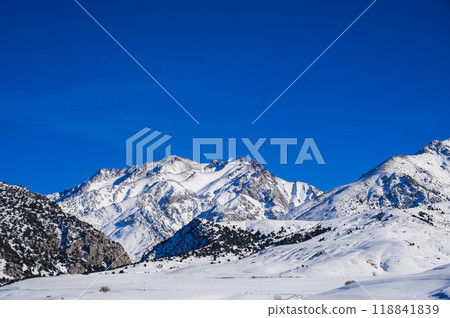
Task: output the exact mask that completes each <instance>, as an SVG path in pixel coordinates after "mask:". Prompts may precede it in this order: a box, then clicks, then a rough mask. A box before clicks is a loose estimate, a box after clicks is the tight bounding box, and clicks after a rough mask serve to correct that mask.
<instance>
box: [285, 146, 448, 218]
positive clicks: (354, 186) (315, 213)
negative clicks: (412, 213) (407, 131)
mask: <svg viewBox="0 0 450 318" xmlns="http://www.w3.org/2000/svg"><path fill="white" fill-rule="evenodd" d="M438 202H450V139H447V140H444V141H437V140H435V141H432V142H431V143H429V144H428V145H427V146H426V147H425V148H423V149H421V150H419V151H418V152H417V153H416V154H415V155H410V156H394V157H391V158H390V159H388V160H386V161H385V162H384V163H382V164H380V165H379V166H378V167H376V168H375V169H373V170H371V171H369V172H368V173H366V174H364V175H363V176H362V177H361V178H360V179H359V180H357V181H356V182H354V183H351V184H348V185H344V186H340V187H337V188H334V189H332V190H330V191H327V192H325V193H323V194H322V195H320V196H318V197H316V198H313V199H312V200H309V201H308V202H306V203H305V204H302V205H301V206H298V207H297V208H295V209H293V210H292V211H291V212H290V213H289V214H287V215H285V216H284V217H283V218H285V219H291V218H297V219H301V220H324V219H330V218H337V217H341V216H346V215H350V214H356V213H361V212H365V211H370V210H374V209H378V208H397V209H408V208H414V207H420V206H423V207H426V206H427V205H430V204H434V203H438Z"/></svg>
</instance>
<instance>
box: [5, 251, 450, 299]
mask: <svg viewBox="0 0 450 318" xmlns="http://www.w3.org/2000/svg"><path fill="white" fill-rule="evenodd" d="M210 262H211V260H206V259H203V260H194V261H193V262H191V263H190V264H186V263H180V262H176V261H164V262H150V263H146V264H137V265H135V266H129V267H128V268H123V269H116V270H114V271H108V272H104V273H94V274H90V275H61V276H56V277H43V278H34V279H28V280H24V281H20V282H17V283H14V284H11V285H7V286H4V287H2V288H0V299H56V300H59V299H65V300H69V299H259V300H264V299H268V300H269V299H274V297H277V296H280V297H281V298H282V299H370V296H369V295H368V294H367V293H366V292H365V291H364V290H363V289H362V288H361V287H360V286H359V285H358V284H357V283H352V284H349V285H347V286H344V284H345V282H346V281H347V280H349V279H350V278H349V277H348V276H346V275H345V273H342V275H339V274H337V273H336V275H334V276H331V277H330V276H323V275H322V276H320V275H317V276H312V275H296V274H292V275H290V274H289V273H285V274H278V275H266V276H264V275H262V276H251V274H250V273H249V272H246V269H245V267H241V266H240V261H238V260H231V261H230V262H228V261H227V259H222V260H221V263H220V264H218V263H217V262H216V263H215V264H210ZM177 267H178V268H177ZM121 270H123V271H124V273H119V272H120V271H121ZM270 271H271V270H270ZM270 271H269V272H270ZM113 272H114V274H113ZM259 272H261V270H260V271H259ZM355 278H356V279H357V280H359V282H360V283H361V285H362V286H363V287H364V289H365V290H366V291H367V292H368V293H369V294H370V295H371V296H373V298H375V299H450V265H445V266H441V267H438V268H435V269H433V270H430V271H427V272H423V273H419V274H409V275H392V274H386V275H384V276H382V277H365V278H364V277H355ZM102 286H107V287H109V288H110V291H108V292H107V293H103V292H100V291H99V290H100V288H101V287H102Z"/></svg>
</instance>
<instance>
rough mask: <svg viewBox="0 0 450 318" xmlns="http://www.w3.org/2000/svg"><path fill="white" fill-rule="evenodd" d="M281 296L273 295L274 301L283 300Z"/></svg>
mask: <svg viewBox="0 0 450 318" xmlns="http://www.w3.org/2000/svg"><path fill="white" fill-rule="evenodd" d="M281 299H282V298H281V296H280V295H278V294H275V295H273V300H281Z"/></svg>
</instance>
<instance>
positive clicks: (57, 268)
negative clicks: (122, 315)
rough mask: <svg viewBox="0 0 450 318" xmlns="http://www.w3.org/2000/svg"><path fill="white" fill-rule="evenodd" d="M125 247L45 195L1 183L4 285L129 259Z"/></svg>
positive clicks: (0, 269)
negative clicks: (68, 213)
mask: <svg viewBox="0 0 450 318" xmlns="http://www.w3.org/2000/svg"><path fill="white" fill-rule="evenodd" d="M130 263H131V262H130V259H129V257H128V255H127V253H126V252H125V251H124V249H123V248H122V246H121V245H120V244H118V243H116V242H114V241H112V240H111V239H110V238H108V237H106V236H105V235H104V234H102V233H101V232H100V231H98V230H96V229H94V228H93V227H92V226H91V225H89V224H87V223H85V222H82V221H80V220H78V219H77V218H76V217H74V216H69V215H67V214H66V213H64V212H63V211H62V210H61V208H60V207H59V206H58V205H57V204H56V203H54V202H52V201H51V200H49V199H47V198H46V197H44V196H42V195H40V194H35V193H32V192H30V191H29V190H27V189H26V188H23V187H20V186H11V185H8V184H6V183H3V182H0V286H1V285H5V284H7V283H10V282H12V281H16V280H20V279H25V278H30V277H39V276H53V275H59V274H64V273H71V274H81V273H90V272H94V271H101V270H106V269H108V268H116V267H119V266H124V265H127V264H130Z"/></svg>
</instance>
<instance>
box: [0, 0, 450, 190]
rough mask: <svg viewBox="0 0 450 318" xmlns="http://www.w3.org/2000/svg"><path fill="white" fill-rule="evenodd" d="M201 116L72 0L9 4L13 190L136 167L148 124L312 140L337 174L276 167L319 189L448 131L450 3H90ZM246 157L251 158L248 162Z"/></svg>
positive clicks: (5, 177)
mask: <svg viewBox="0 0 450 318" xmlns="http://www.w3.org/2000/svg"><path fill="white" fill-rule="evenodd" d="M80 3H81V4H82V5H84V6H85V7H86V9H88V10H89V11H90V12H91V13H92V15H94V16H95V17H96V18H97V19H98V20H99V21H100V22H101V23H102V24H103V25H104V26H105V27H106V28H107V29H108V31H110V32H111V33H112V34H113V35H114V36H115V37H116V38H117V40H119V41H120V42H121V43H122V44H123V45H124V46H125V47H126V48H127V49H128V50H129V51H130V52H131V53H132V54H133V55H134V56H135V57H136V58H137V59H138V60H139V61H140V62H141V63H142V64H143V65H144V66H145V67H146V68H147V69H148V70H149V71H150V72H151V73H152V74H153V75H154V76H155V77H156V78H157V79H158V80H159V81H160V82H161V83H162V84H163V85H164V86H165V87H166V88H167V89H168V90H169V91H170V92H171V93H172V94H173V95H174V96H175V97H176V98H177V99H178V100H179V101H180V102H181V103H182V104H183V105H184V106H185V107H186V108H187V109H188V110H189V111H190V112H191V113H192V115H193V116H194V117H195V118H197V120H198V121H199V122H200V125H197V124H196V123H195V122H194V121H192V119H190V118H189V117H188V116H187V115H186V114H185V113H184V112H183V111H182V110H181V109H180V108H179V107H178V106H177V105H176V104H175V103H174V102H173V101H172V100H171V99H170V98H169V97H168V96H167V95H166V94H165V93H164V92H163V91H162V90H161V89H160V88H159V87H158V86H157V85H156V84H155V83H154V82H153V81H152V80H151V79H150V78H148V76H147V75H146V74H145V73H144V72H143V71H142V70H141V69H140V68H139V67H138V66H137V65H136V64H134V62H133V61H132V60H131V59H130V58H129V57H128V56H127V55H126V54H125V53H124V52H123V51H122V50H121V49H120V48H119V47H118V46H117V45H116V44H115V43H114V42H113V41H112V40H111V39H110V38H109V37H108V36H107V35H106V34H105V33H104V32H103V31H102V30H101V29H100V28H99V27H98V26H97V25H96V24H95V23H94V22H93V21H92V20H91V19H90V18H89V17H88V16H87V15H86V14H85V13H84V12H83V11H82V10H81V9H80V8H79V7H78V6H77V5H76V3H75V2H74V1H70V0H67V1H39V2H38V1H29V2H26V3H23V2H18V1H8V2H6V1H2V2H0V32H1V39H2V50H1V53H0V54H1V57H2V58H1V59H0V70H1V76H0V134H1V139H0V149H1V156H0V180H2V181H5V182H8V183H11V184H20V185H23V186H26V187H28V188H30V189H31V190H33V191H36V192H41V193H50V192H55V191H61V190H64V189H66V188H70V187H73V186H75V185H76V184H78V183H81V182H82V181H84V180H85V179H87V178H89V177H90V176H91V175H92V174H93V173H95V171H97V170H98V169H100V168H102V167H115V168H121V167H124V166H125V140H126V138H128V137H129V136H131V135H132V134H134V133H135V132H137V131H139V130H140V129H142V128H144V127H150V128H152V129H157V130H159V131H161V132H164V133H167V134H169V135H172V136H173V137H174V138H173V140H172V152H173V153H174V154H177V155H180V156H183V157H191V156H192V141H191V140H192V137H238V138H239V137H248V138H250V139H252V140H254V141H256V139H257V138H259V137H268V138H270V137H296V138H299V140H303V139H304V138H306V137H313V138H314V139H315V141H316V143H317V145H318V147H319V148H320V150H321V152H322V155H323V157H324V159H325V160H326V163H327V164H326V165H316V164H314V163H313V162H306V163H305V164H303V165H293V161H294V160H295V157H296V154H297V151H298V150H299V147H297V148H292V153H290V157H289V159H290V160H289V161H290V164H288V165H280V164H278V156H279V152H278V151H277V148H276V147H273V146H270V145H269V144H268V143H267V144H266V145H265V146H264V148H263V151H262V152H263V153H264V156H265V157H266V160H267V161H268V162H269V164H268V165H267V168H268V169H269V170H271V171H272V172H273V173H274V174H275V175H277V176H279V177H282V178H284V179H287V180H291V181H293V180H301V181H305V182H309V183H311V184H313V185H315V186H317V187H318V188H320V189H323V190H327V189H330V188H332V187H334V186H338V185H341V184H344V183H348V182H352V181H354V180H355V179H357V178H359V176H361V174H363V173H364V172H366V171H368V170H370V169H371V168H373V167H374V166H376V165H377V164H379V163H380V162H382V161H384V160H385V159H387V158H388V157H390V156H391V155H395V154H411V153H414V152H416V151H417V150H418V149H419V148H421V147H423V146H425V145H426V144H427V143H428V142H429V141H431V140H433V139H446V138H449V137H450V133H449V124H448V119H449V115H450V110H449V109H450V108H449V103H450V89H449V84H450V59H449V56H450V41H449V38H450V37H449V35H450V2H448V1H446V0H433V1H421V0H415V1H413V0H389V1H387V0H378V1H377V3H375V4H374V5H373V7H372V8H371V9H370V10H369V11H368V12H367V13H366V14H365V15H364V16H363V17H362V18H361V19H360V20H359V21H358V22H357V23H356V24H355V25H354V26H353V27H352V28H351V29H350V30H349V31H348V32H347V33H346V34H345V35H344V36H343V37H342V38H341V39H340V40H339V41H338V42H336V44H335V45H334V46H333V47H332V48H331V49H330V50H329V51H328V52H327V53H326V54H325V55H324V56H323V57H322V58H321V59H320V60H319V61H318V62H317V63H316V64H315V65H314V66H313V67H312V68H311V69H310V70H309V71H308V72H307V73H306V74H305V75H304V76H303V77H302V78H301V79H300V80H299V81H298V82H297V83H296V84H295V85H294V86H292V88H291V89H290V90H289V91H288V92H287V93H286V94H285V95H284V96H283V97H282V98H281V99H280V100H279V101H278V102H277V103H276V104H274V106H273V107H272V108H271V109H270V110H269V111H268V112H267V113H266V114H265V115H264V116H262V117H261V118H260V119H259V120H258V121H257V122H256V123H255V124H254V125H251V123H252V121H253V120H254V119H255V118H256V117H257V116H258V115H259V114H260V113H261V112H262V111H263V110H264V109H265V108H266V107H267V106H268V105H269V104H270V103H271V102H272V101H273V100H274V99H275V98H276V97H277V96H278V95H279V94H280V93H281V92H282V91H283V90H284V89H285V88H286V87H287V86H288V85H289V84H290V83H291V82H292V81H293V80H294V79H295V78H296V77H297V76H298V75H299V74H300V73H301V72H302V71H303V70H304V69H305V68H306V67H307V66H308V65H309V64H310V63H311V62H312V61H313V60H314V59H315V58H316V57H317V56H318V55H319V54H320V53H321V52H322V51H323V50H324V49H325V48H326V47H327V46H328V45H329V44H330V43H331V42H332V41H333V40H334V39H336V37H337V36H338V35H339V34H340V33H341V32H342V31H343V30H344V29H345V28H346V27H347V26H348V25H349V24H350V23H351V22H352V21H353V20H354V19H355V18H356V17H357V16H358V15H359V14H360V13H361V12H362V11H363V10H364V9H365V8H366V7H367V6H368V5H369V4H370V3H371V1H370V0H369V1H363V0H359V1H350V0H349V1H333V0H314V1H313V0H303V1H282V2H280V1H226V2H223V1H222V2H218V1H189V2H187V1H92V0H80ZM244 150H245V149H240V152H239V153H238V155H247V152H245V151H244ZM290 150H291V148H290Z"/></svg>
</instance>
